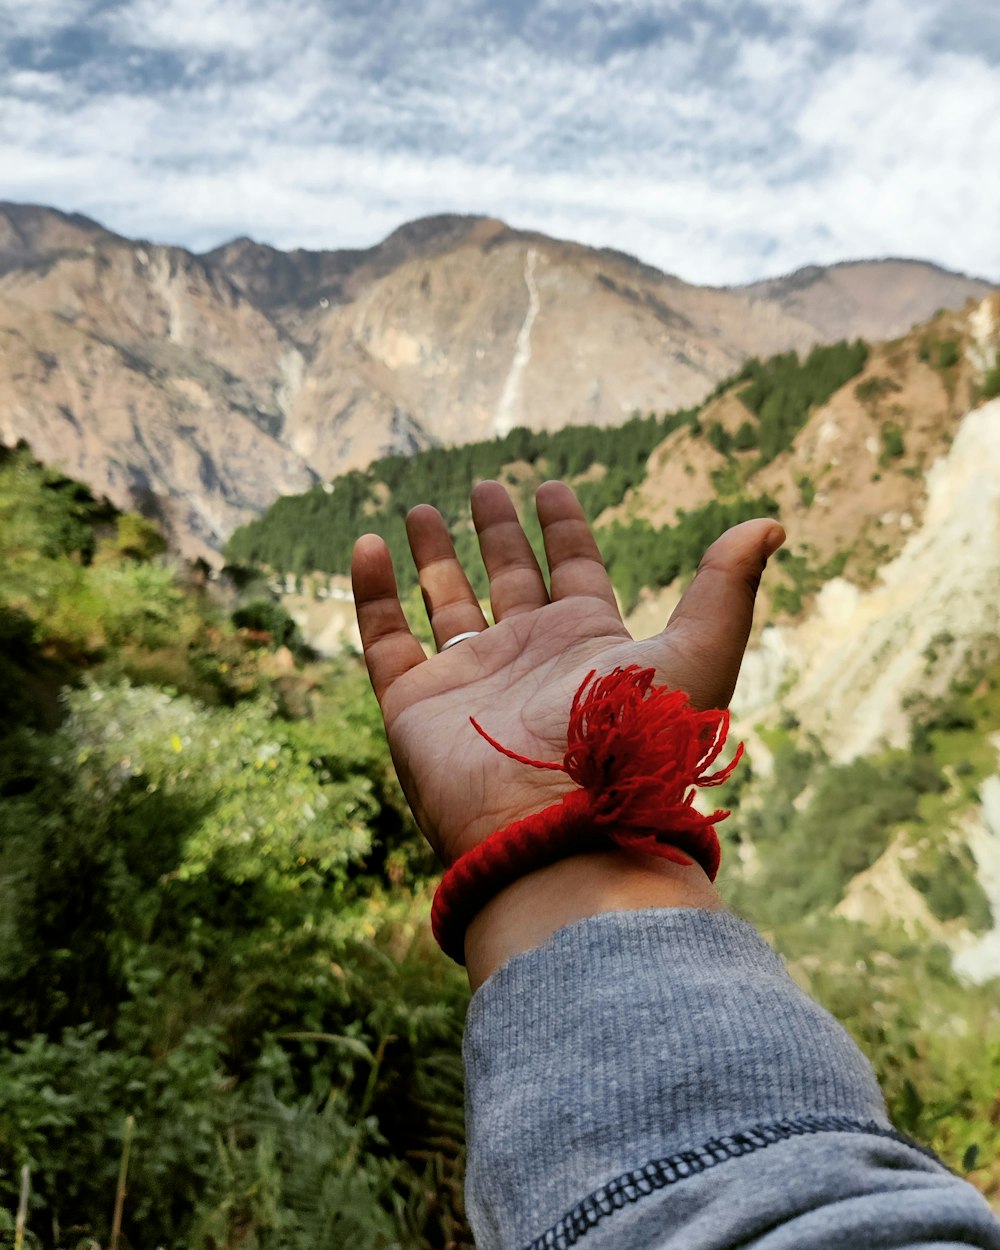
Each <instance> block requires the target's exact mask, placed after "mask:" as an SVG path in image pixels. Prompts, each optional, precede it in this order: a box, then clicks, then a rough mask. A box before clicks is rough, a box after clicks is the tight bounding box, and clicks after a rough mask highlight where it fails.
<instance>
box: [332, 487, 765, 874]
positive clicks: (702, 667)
mask: <svg viewBox="0 0 1000 1250" xmlns="http://www.w3.org/2000/svg"><path fill="white" fill-rule="evenodd" d="M536 506H537V509H538V516H539V521H540V522H541V527H542V536H543V539H544V544H545V555H546V561H547V563H548V566H549V578H550V589H546V585H545V581H544V579H543V576H542V573H541V570H540V568H539V566H538V563H537V561H536V559H535V557H534V554H533V553H532V550H531V547H530V545H529V543H528V540H527V538H526V536H525V534H524V531H523V530H522V528H521V525H520V523H519V522H518V520H517V516H516V513H515V511H514V507H513V504H512V503H511V501H510V499H509V497H508V495H507V493H506V491H505V490H504V489H503V487H502V486H500V485H499V483H497V482H483V483H481V484H480V485H478V486H477V487H476V488H475V490H474V491H473V494H472V515H473V520H474V523H475V526H476V531H477V533H478V535H479V543H480V549H481V551H482V555H483V562H484V564H485V565H486V570H487V573H488V575H489V582H490V599H491V603H492V608H493V616H494V619H495V621H496V623H495V624H494V625H492V626H489V627H488V626H487V621H486V618H485V617H484V615H483V612H482V610H481V608H480V606H479V603H478V601H477V600H476V597H475V595H474V593H473V591H472V588H471V586H470V584H469V582H468V579H467V578H466V576H465V573H464V572H463V570H462V568H461V565H460V564H459V562H458V560H457V559H456V557H455V552H454V548H453V546H452V543H451V540H450V538H449V537H448V533H447V530H446V528H445V525H444V522H443V520H442V518H441V516H440V514H439V513H438V512H437V511H436V510H435V509H434V508H432V507H429V506H428V505H421V506H419V507H417V508H414V509H413V511H412V512H411V513H410V515H409V516H408V518H407V532H408V537H409V541H410V549H411V552H412V555H413V560H414V563H415V565H416V567H417V570H418V572H419V575H420V585H421V588H422V590H423V594H424V600H425V603H426V605H427V609H428V614H429V616H430V621H431V627H432V630H433V633H434V639H435V641H436V643H437V645H438V646H441V645H442V644H443V643H444V642H446V641H447V640H448V639H449V638H452V637H454V636H455V635H456V634H460V633H465V632H466V631H469V630H479V631H482V632H481V633H480V635H479V637H476V638H471V639H468V640H467V641H464V642H461V643H459V644H458V645H457V646H455V647H454V648H452V649H449V650H448V651H445V652H444V653H441V654H439V655H435V656H431V657H430V658H428V657H426V656H425V654H424V651H423V648H422V647H421V645H420V643H419V642H418V641H417V640H416V638H415V637H414V636H413V634H412V633H411V631H410V629H409V626H408V625H407V623H406V619H405V617H404V615H403V612H402V609H401V607H400V604H399V598H398V595H397V591H396V583H395V578H394V576H393V571H392V562H391V560H390V557H389V552H388V550H387V548H386V546H385V544H384V543H383V542H382V540H381V539H380V538H378V537H376V536H375V535H371V534H369V535H365V536H364V537H362V538H360V539H359V540H358V542H357V544H356V546H355V551H354V561H353V567H352V575H353V581H354V595H355V603H356V607H357V614H358V625H359V628H360V631H361V640H362V644H363V646H364V652H365V661H366V663H367V665H368V671H369V674H370V675H371V680H372V685H373V687H374V689H375V694H376V697H377V698H378V701H379V706H380V707H381V709H382V715H383V718H384V720H385V726H386V734H387V736H388V740H389V746H390V749H391V751H392V758H393V762H394V764H395V766H396V771H397V773H398V775H399V779H400V782H401V784H402V787H403V791H404V793H405V795H406V798H407V801H408V802H409V804H410V807H411V808H412V810H413V813H414V816H415V817H416V820H417V822H418V824H419V825H420V828H421V829H422V830H423V832H424V834H425V835H426V836H427V838H428V840H429V841H430V842H431V844H432V846H433V847H434V849H435V850H436V851H437V852H438V854H439V855H440V856H441V858H442V860H443V861H444V862H445V864H450V863H452V862H453V861H454V860H455V859H457V858H458V857H459V856H460V855H462V854H464V853H465V852H466V851H468V850H470V849H471V848H472V847H473V846H475V845H476V844H477V843H478V842H480V841H482V840H483V838H485V837H486V836H487V835H488V834H490V833H492V832H494V831H495V830H497V829H500V828H503V827H504V826H506V825H508V824H510V823H511V822H512V821H514V820H517V819H520V818H522V817H524V816H526V815H529V814H530V813H532V812H535V811H538V810H540V809H541V808H543V807H547V806H548V805H549V804H551V803H554V802H557V801H558V799H559V798H560V797H561V796H562V794H564V793H565V792H566V791H567V790H568V789H571V788H572V786H573V783H572V782H571V781H570V780H569V779H568V778H567V777H566V776H565V774H563V773H554V772H549V771H540V770H536V769H531V768H528V767H525V766H524V765H523V764H518V763H516V762H514V761H512V760H509V759H507V758H505V757H503V756H501V755H500V754H498V753H497V752H496V751H495V750H494V748H493V747H491V746H490V745H489V744H488V743H487V742H485V741H484V740H483V739H482V738H481V737H480V736H479V735H478V734H477V733H476V732H475V730H474V729H473V728H472V726H471V725H470V724H469V717H470V716H474V717H475V718H476V720H477V721H479V723H480V724H481V725H482V726H483V728H484V729H486V730H487V731H488V732H489V733H490V734H491V735H492V737H493V738H495V739H496V740H497V741H498V742H500V743H502V744H503V745H504V746H505V747H508V748H510V749H511V750H513V751H516V752H518V753H519V754H521V755H524V756H528V757H530V758H532V759H542V760H557V759H561V758H562V755H563V753H564V751H565V748H566V728H567V722H568V717H569V708H570V704H571V702H572V699H573V696H574V694H575V693H576V691H577V688H578V687H579V686H580V684H581V682H582V681H583V679H584V678H585V677H586V675H587V673H588V672H590V671H591V670H592V669H596V670H597V671H598V673H606V672H609V671H610V670H611V669H613V668H615V667H623V668H624V667H625V666H627V665H629V664H638V665H639V666H640V667H643V668H654V669H655V670H656V680H657V682H658V683H660V684H665V685H668V686H671V687H673V688H676V689H682V690H684V691H686V693H687V694H688V696H689V698H690V700H691V702H692V703H693V704H694V706H695V707H698V708H709V707H725V706H726V705H727V704H728V702H729V699H730V697H731V696H732V692H733V688H734V686H735V684H736V678H737V675H738V673H739V668H740V663H741V661H742V658H743V652H744V649H745V647H746V641H747V637H748V635H749V632H750V625H751V621H752V617H753V605H754V599H755V596H756V592H757V585H758V582H759V580H760V576H761V573H762V571H763V568H764V565H765V563H766V561H767V558H768V557H769V556H770V555H771V554H772V553H773V552H774V551H775V550H776V549H777V548H778V547H779V546H780V545H781V543H782V542H783V541H784V532H783V531H782V529H781V527H780V525H778V524H777V523H776V522H774V521H772V520H769V519H762V520H757V521H747V522H744V523H743V524H742V525H737V526H735V527H734V528H733V529H731V530H729V531H727V532H726V533H725V534H724V535H723V536H722V537H721V538H720V539H718V540H717V541H716V542H715V543H713V544H712V546H711V547H710V548H709V549H708V551H707V552H706V553H705V556H704V557H703V559H702V562H701V564H700V566H699V569H698V572H697V574H696V575H695V577H694V579H693V581H692V582H691V584H690V586H689V587H688V589H687V591H686V592H685V594H684V596H683V598H682V599H681V602H680V603H679V604H678V606H677V608H676V610H675V611H674V613H673V615H672V616H671V617H670V620H669V622H668V623H667V625H666V627H665V628H664V629H663V631H662V632H661V633H659V634H657V635H655V636H654V637H652V638H648V639H645V640H639V641H635V640H633V639H632V637H631V636H630V634H629V632H628V630H627V629H626V628H625V625H624V623H623V622H622V618H621V615H620V613H619V611H618V607H617V603H616V601H615V597H614V593H613V591H612V588H611V582H610V579H609V578H608V575H607V572H606V571H605V569H604V565H603V563H602V561H601V557H600V553H599V551H598V548H597V544H596V542H595V540H594V536H593V534H592V532H591V530H590V526H589V525H588V524H587V521H586V519H585V517H584V515H583V511H582V509H581V508H580V505H579V503H578V502H577V500H576V497H575V496H574V494H573V492H572V491H571V490H570V489H569V487H567V486H565V485H564V484H562V483H560V482H546V483H545V484H544V485H543V486H541V487H540V488H539V490H538V494H537V498H536Z"/></svg>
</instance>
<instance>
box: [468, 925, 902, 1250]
mask: <svg viewBox="0 0 1000 1250" xmlns="http://www.w3.org/2000/svg"><path fill="white" fill-rule="evenodd" d="M464 1058H465V1068H466V1088H467V1112H466V1115H467V1138H468V1150H469V1154H468V1171H467V1180H466V1201H467V1205H468V1208H469V1214H470V1217H471V1219H472V1222H473V1227H474V1229H475V1232H476V1237H477V1245H479V1246H481V1247H483V1250H487V1248H491V1247H504V1250H506V1248H507V1247H518V1246H523V1245H527V1244H528V1243H530V1242H531V1241H532V1240H533V1238H535V1237H536V1236H538V1234H539V1233H540V1232H541V1231H542V1230H544V1229H546V1228H549V1227H551V1226H552V1225H553V1224H555V1223H556V1222H557V1221H558V1220H560V1219H561V1218H562V1217H563V1216H564V1215H565V1213H566V1212H567V1211H568V1210H570V1209H571V1208H572V1207H573V1206H574V1205H575V1204H577V1203H579V1202H580V1201H581V1199H583V1198H584V1197H585V1196H586V1195H587V1194H589V1193H591V1192H592V1191H594V1190H595V1189H597V1188H599V1187H600V1186H602V1185H606V1184H607V1183H608V1182H609V1181H610V1180H612V1179H613V1178H614V1177H616V1176H618V1175H620V1174H622V1173H625V1172H628V1171H630V1170H632V1169H635V1168H641V1167H643V1166H644V1165H646V1164H648V1163H649V1162H650V1161H651V1160H656V1159H661V1158H664V1157H665V1156H669V1155H672V1154H675V1153H676V1152H678V1151H683V1150H697V1149H698V1148H699V1147H700V1146H703V1145H704V1144H705V1143H706V1142H708V1141H710V1140H712V1139H715V1138H720V1137H724V1136H726V1135H727V1134H732V1133H734V1132H740V1131H742V1130H746V1129H748V1128H751V1127H752V1126H755V1125H761V1124H769V1123H773V1122H776V1121H779V1120H787V1119H789V1118H802V1117H816V1116H818V1117H824V1116H829V1117H840V1118H847V1119H849V1120H856V1121H858V1122H859V1123H873V1124H877V1125H882V1126H884V1127H885V1128H887V1129H888V1127H889V1126H888V1120H887V1117H886V1113H885V1105H884V1102H883V1099H882V1095H881V1092H880V1090H879V1088H878V1085H877V1083H876V1081H875V1077H874V1074H873V1073H872V1070H871V1068H870V1066H869V1065H868V1063H867V1061H866V1060H865V1059H864V1057H863V1056H862V1055H861V1053H860V1051H859V1050H858V1049H857V1047H856V1046H855V1045H854V1043H853V1042H852V1041H851V1039H850V1038H849V1037H848V1035H847V1034H846V1033H845V1032H844V1030H843V1029H842V1028H841V1026H840V1025H839V1024H838V1023H837V1022H836V1021H835V1020H834V1019H833V1017H832V1016H830V1015H829V1014H828V1013H827V1012H826V1011H824V1010H823V1009H822V1008H821V1007H819V1006H818V1005H817V1004H816V1003H814V1002H813V1001H812V1000H811V999H810V998H808V997H807V996H806V995H805V994H803V993H802V992H801V991H800V990H799V989H798V988H797V986H796V985H795V984H794V982H793V981H792V980H791V979H790V978H789V976H788V974H787V973H786V972H785V970H784V968H783V966H782V964H781V961H780V960H779V959H778V957H777V956H776V955H775V954H774V952H773V951H772V950H771V949H770V947H769V946H767V944H766V943H765V942H764V941H763V940H762V938H761V937H760V936H759V934H757V933H756V932H755V930H754V929H752V928H751V927H750V926H749V925H747V924H745V923H744V922H743V921H740V920H738V919H736V918H735V917H734V916H732V915H730V914H729V913H726V912H710V911H702V910H689V909H657V910H648V911H629V912H616V913H612V914H607V915H603V916H598V917H594V918H592V919H590V920H585V921H581V922H580V923H578V924H574V925H571V926H569V927H568V928H566V929H562V930H560V931H559V932H558V933H556V934H555V935H554V936H553V937H552V938H551V939H550V941H548V942H547V943H546V944H545V945H544V946H542V947H539V948H538V949H536V950H533V951H530V952H528V953H527V954H524V955H520V956H518V957H517V958H515V959H513V960H511V962H510V963H508V964H506V965H505V966H504V967H503V968H501V969H500V970H499V971H498V972H496V973H495V974H494V975H493V976H492V977H490V979H489V980H488V981H487V982H486V983H485V984H484V985H483V986H481V987H480V989H479V990H478V991H477V993H476V994H475V996H474V997H473V1000H472V1003H471V1005H470V1008H469V1014H468V1019H467V1023H466V1036H465V1044H464Z"/></svg>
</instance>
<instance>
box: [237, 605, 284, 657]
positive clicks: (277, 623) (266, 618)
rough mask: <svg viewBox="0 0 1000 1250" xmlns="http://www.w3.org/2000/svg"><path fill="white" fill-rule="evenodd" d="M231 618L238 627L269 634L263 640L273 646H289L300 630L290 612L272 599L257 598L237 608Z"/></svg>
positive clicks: (254, 632)
mask: <svg viewBox="0 0 1000 1250" xmlns="http://www.w3.org/2000/svg"><path fill="white" fill-rule="evenodd" d="M231 619H232V622H233V624H234V625H235V626H236V628H237V629H246V630H249V631H250V632H251V633H252V634H264V635H267V637H266V639H264V640H263V641H266V642H267V643H268V644H269V645H270V646H273V647H285V646H289V645H290V644H291V643H293V642H294V641H295V638H296V635H297V632H298V626H297V625H296V624H295V622H294V621H293V620H292V618H291V617H290V616H289V614H288V612H287V611H286V610H285V609H284V608H283V607H282V606H281V604H280V603H275V602H274V600H272V599H255V600H254V601H253V602H252V603H248V604H246V606H245V607H242V608H237V609H236V611H235V612H234V613H233V614H232V618H231Z"/></svg>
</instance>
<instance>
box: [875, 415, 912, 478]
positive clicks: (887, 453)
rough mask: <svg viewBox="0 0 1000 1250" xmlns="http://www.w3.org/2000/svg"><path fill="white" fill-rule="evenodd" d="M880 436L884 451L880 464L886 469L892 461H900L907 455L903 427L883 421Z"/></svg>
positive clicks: (893, 422) (892, 422) (879, 460)
mask: <svg viewBox="0 0 1000 1250" xmlns="http://www.w3.org/2000/svg"><path fill="white" fill-rule="evenodd" d="M880 434H881V438H882V450H881V451H880V452H879V457H878V462H879V464H880V465H881V466H882V468H883V469H884V468H885V467H886V465H887V464H888V463H889V461H890V460H899V459H900V458H901V457H903V456H904V455H905V454H906V443H905V442H904V441H903V427H902V426H901V425H897V424H896V422H895V421H883V422H882V429H881V431H880Z"/></svg>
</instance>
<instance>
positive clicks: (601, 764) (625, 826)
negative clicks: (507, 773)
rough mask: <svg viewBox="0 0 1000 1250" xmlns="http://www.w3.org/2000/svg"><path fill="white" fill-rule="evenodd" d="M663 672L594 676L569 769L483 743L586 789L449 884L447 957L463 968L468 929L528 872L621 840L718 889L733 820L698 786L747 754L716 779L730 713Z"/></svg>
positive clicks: (475, 856) (439, 930) (531, 820)
mask: <svg viewBox="0 0 1000 1250" xmlns="http://www.w3.org/2000/svg"><path fill="white" fill-rule="evenodd" d="M655 675H656V673H655V670H654V669H651V668H646V669H641V668H639V666H638V665H636V664H632V665H629V667H628V668H616V669H615V670H614V671H613V672H611V673H609V674H608V675H607V676H606V677H597V675H596V670H592V671H591V672H590V673H588V674H587V676H586V677H585V678H584V680H583V683H582V684H581V686H580V688H579V690H577V692H576V696H575V697H574V699H573V705H572V707H571V709H570V717H569V726H568V730H567V735H566V737H567V742H566V753H565V754H564V755H563V758H562V760H560V761H546V760H533V759H530V758H529V757H527V756H524V755H519V754H518V753H517V752H515V751H511V750H510V749H509V748H508V747H505V746H503V745H502V744H501V743H499V742H497V740H496V739H495V738H493V737H491V736H490V734H488V733H487V732H486V730H485V729H483V727H482V726H481V725H480V724H479V722H478V721H477V720H476V719H475V718H474V717H471V716H470V717H469V719H470V721H471V722H472V725H473V727H474V728H475V730H476V732H477V733H479V734H481V735H482V737H483V738H485V739H486V741H487V742H488V743H489V744H490V745H491V746H492V747H494V748H495V749H496V750H497V751H499V752H500V753H501V754H503V755H506V756H507V757H508V758H510V759H513V760H517V761H518V762H519V763H522V764H527V765H530V766H531V767H532V768H547V769H554V770H556V771H559V772H564V773H566V774H567V775H568V776H569V777H571V778H572V779H573V780H574V781H575V782H576V783H577V785H578V786H579V787H580V789H579V790H574V791H571V792H570V793H569V794H567V795H566V796H565V798H564V799H563V800H562V801H561V802H560V803H556V804H553V805H552V806H551V807H547V808H545V809H544V810H542V811H540V812H536V813H535V814H534V815H533V816H528V817H526V818H525V819H524V820H520V821H515V822H514V824H512V825H509V826H508V827H507V828H506V829H502V830H499V831H498V832H497V833H494V834H491V835H490V836H489V837H488V838H487V839H486V840H485V841H484V842H481V843H480V844H479V845H478V846H476V847H474V848H473V850H471V851H469V852H468V854H466V855H463V856H462V857H461V859H459V860H457V861H456V863H455V864H453V865H452V867H451V868H450V869H449V870H448V872H447V873H446V874H445V876H444V878H443V880H442V882H441V885H440V886H439V887H438V891H437V894H436V895H435V898H434V907H433V910H432V917H431V919H432V924H433V927H434V933H435V936H436V937H437V939H438V941H439V943H440V944H441V946H442V947H443V948H444V949H445V950H446V951H447V953H448V954H450V955H452V956H453V958H456V959H457V960H458V961H459V962H460V963H463V962H464V958H463V948H464V935H465V928H466V926H467V925H468V923H469V921H470V920H471V919H472V917H473V916H475V914H476V912H478V911H479V910H480V908H481V907H483V906H484V905H485V903H487V902H488V901H489V899H490V898H492V897H493V896H494V895H495V894H497V893H499V892H500V890H502V889H503V888H504V887H505V886H506V885H508V884H510V882H511V881H514V880H516V879H517V877H519V876H522V875H523V874H524V873H525V872H529V871H532V870H533V869H536V868H539V867H542V866H544V865H545V864H548V863H554V862H555V861H556V860H557V859H560V858H563V857H564V856H566V855H571V854H574V853H578V852H581V851H584V850H593V849H598V848H599V846H600V845H601V843H602V842H603V844H604V845H605V846H606V845H607V843H608V842H609V841H610V842H612V843H614V844H616V845H618V846H622V847H628V848H631V849H633V850H639V851H644V852H647V853H649V854H653V855H659V856H662V857H663V858H665V859H671V860H674V861H675V862H677V863H681V864H690V863H691V862H692V860H697V862H698V863H699V864H700V865H701V866H702V868H703V869H704V870H705V872H706V874H707V875H708V877H709V879H710V880H713V881H714V880H715V876H716V874H717V872H718V869H719V857H720V852H719V839H718V835H717V834H716V832H715V826H716V825H717V824H718V823H719V821H721V820H724V819H725V817H727V816H728V815H729V812H728V811H724V810H718V811H715V812H712V813H711V814H709V815H704V814H703V813H701V812H699V811H697V810H696V809H695V807H694V806H693V803H692V800H693V799H694V793H695V789H696V788H697V787H699V786H718V785H721V784H722V782H724V781H725V780H726V779H727V778H728V777H729V776H730V775H731V774H732V771H733V769H734V768H735V767H736V765H737V764H738V763H739V761H740V759H741V757H742V755H743V743H742V742H741V743H740V744H739V746H738V747H737V749H736V753H735V755H734V756H733V758H732V759H731V760H730V761H729V763H728V764H726V765H724V766H723V767H722V768H720V769H718V770H717V771H715V772H712V771H710V770H711V768H712V766H713V765H714V764H715V762H716V760H717V759H718V758H719V755H720V754H721V753H722V749H723V746H724V745H725V741H726V735H727V733H728V732H729V712H728V711H726V710H725V709H711V710H708V711H702V712H699V711H697V710H696V709H695V708H693V707H692V706H691V703H690V701H689V700H688V697H687V695H686V694H684V692H683V691H681V690H671V689H670V688H669V687H668V686H654V685H653V678H654V677H655Z"/></svg>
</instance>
